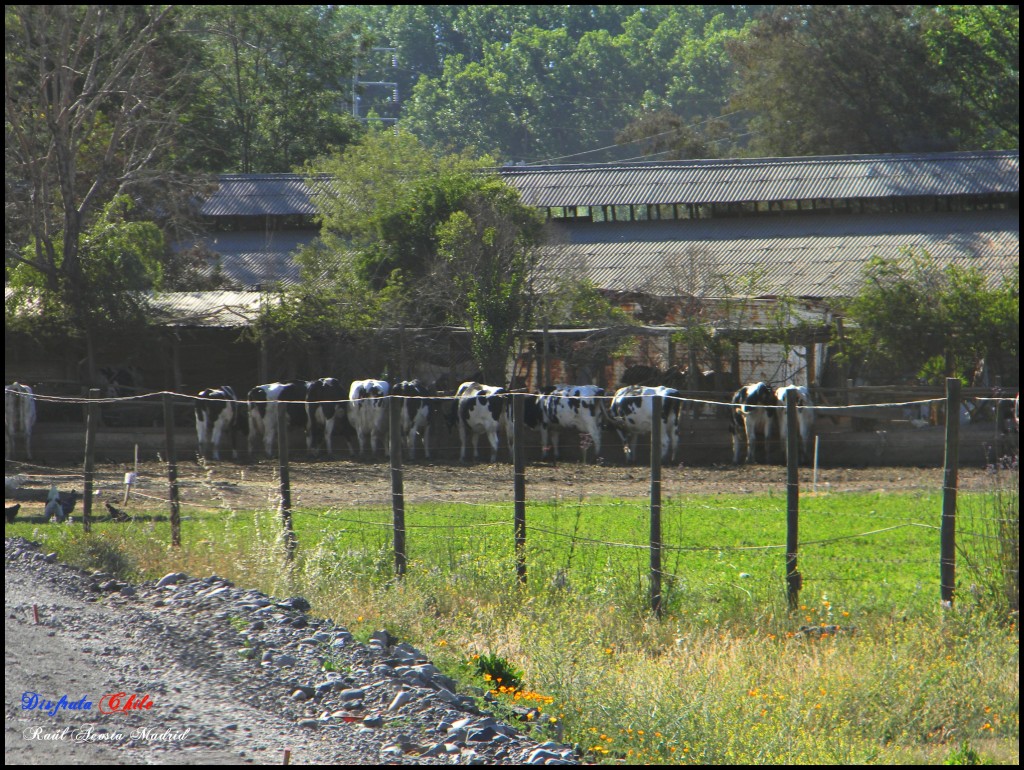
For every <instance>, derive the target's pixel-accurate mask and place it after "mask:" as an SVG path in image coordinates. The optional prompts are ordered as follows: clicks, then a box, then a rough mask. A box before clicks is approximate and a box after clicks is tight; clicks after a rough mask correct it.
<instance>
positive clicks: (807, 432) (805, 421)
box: [775, 385, 814, 463]
mask: <svg viewBox="0 0 1024 770" xmlns="http://www.w3.org/2000/svg"><path fill="white" fill-rule="evenodd" d="M791 390H793V391H796V406H797V412H796V419H797V426H798V429H799V431H800V442H799V444H798V445H797V452H798V454H797V458H798V461H799V462H803V463H806V462H808V461H809V460H810V458H811V441H812V440H813V438H814V402H813V401H811V394H810V392H809V391H808V390H807V388H806V387H804V386H803V385H783V386H782V387H781V388H776V389H775V398H776V399H777V400H778V402H779V406H781V407H785V406H786V399H787V397H788V396H787V394H788V393H789V391H791ZM777 411H778V413H779V437H780V438H781V439H782V447H783V451H784V452H786V460H787V462H788V460H789V442H788V441H787V440H786V437H787V436H788V435H789V419H788V418H787V416H786V409H785V408H782V409H779V410H777Z"/></svg>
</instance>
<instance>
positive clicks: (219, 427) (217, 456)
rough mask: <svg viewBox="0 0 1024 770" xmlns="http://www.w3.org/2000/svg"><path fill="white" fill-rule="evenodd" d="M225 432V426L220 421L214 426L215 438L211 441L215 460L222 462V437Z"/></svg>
mask: <svg viewBox="0 0 1024 770" xmlns="http://www.w3.org/2000/svg"><path fill="white" fill-rule="evenodd" d="M223 431H224V426H223V425H222V424H221V422H220V420H218V421H217V422H215V423H214V424H213V436H212V437H211V439H210V444H211V447H210V448H211V449H212V450H213V459H214V460H218V461H219V460H220V437H221V434H222V433H223Z"/></svg>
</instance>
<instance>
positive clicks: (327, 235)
mask: <svg viewBox="0 0 1024 770" xmlns="http://www.w3.org/2000/svg"><path fill="white" fill-rule="evenodd" d="M491 163H493V161H492V160H491V159H489V158H471V157H469V156H465V155H460V156H439V155H436V154H434V153H432V152H430V151H428V150H427V149H426V148H425V147H424V146H423V145H422V144H421V143H419V142H418V141H417V140H416V139H415V138H413V137H412V136H411V135H408V134H404V133H399V134H398V135H397V136H396V135H395V134H393V133H392V132H390V131H371V132H370V133H368V134H367V136H366V137H364V139H363V140H362V141H361V142H359V143H358V144H354V145H352V146H351V147H349V148H348V149H347V150H346V151H345V153H343V154H342V155H340V156H338V157H335V158H333V159H328V160H325V161H323V162H321V163H318V164H316V165H315V167H314V168H312V169H311V170H312V171H315V172H317V173H314V174H311V177H310V183H311V185H312V186H313V189H314V191H315V193H314V196H315V198H314V199H315V201H316V202H317V207H318V209H319V211H320V217H321V222H322V239H323V242H324V245H325V246H324V248H320V249H317V250H315V251H311V252H309V253H308V254H307V255H305V256H304V257H303V259H304V260H305V263H306V265H307V268H310V269H307V270H306V271H305V275H306V276H307V277H308V278H309V279H313V280H315V281H317V282H320V284H321V285H322V283H323V282H324V281H328V282H330V283H331V285H332V287H333V288H331V289H327V290H323V289H318V290H317V291H318V292H319V293H320V294H325V292H330V291H334V289H335V288H337V287H343V293H344V294H345V295H347V296H348V297H350V298H354V297H357V296H360V295H361V294H362V295H363V296H364V297H371V296H372V297H374V300H373V301H372V302H371V301H366V300H363V301H361V303H362V305H363V306H364V307H366V308H370V307H373V308H374V312H375V313H377V315H376V316H375V321H374V322H375V323H389V324H391V325H393V326H398V325H400V324H402V323H406V324H412V325H417V326H419V325H425V324H437V323H448V324H451V323H455V324H458V325H463V326H466V327H467V328H469V330H470V332H471V336H472V346H473V350H474V354H475V355H476V357H477V364H478V365H479V366H480V367H481V368H482V369H483V370H484V372H485V373H487V374H488V375H489V376H492V377H495V378H498V379H500V380H503V379H504V374H505V369H504V366H505V363H506V362H507V360H508V357H509V355H510V354H511V352H512V345H513V342H514V340H515V339H516V338H517V337H518V335H520V334H521V332H522V331H523V330H524V329H525V328H526V326H527V324H528V323H529V321H530V319H531V311H532V307H533V302H534V297H533V293H532V287H531V280H532V277H533V267H534V265H535V261H536V256H537V246H538V243H539V239H540V234H541V226H540V220H539V217H538V215H537V214H536V212H535V211H534V210H533V209H532V208H530V207H528V206H526V205H524V204H523V203H521V202H520V200H519V197H518V193H516V192H515V191H514V190H513V189H511V188H510V187H508V185H506V184H504V183H503V182H502V181H501V180H500V179H497V178H495V177H494V176H493V175H489V174H487V173H485V172H484V168H485V167H486V166H487V165H489V164H491ZM314 274H315V276H314ZM303 290H304V289H302V288H301V287H300V288H299V289H297V291H303ZM335 304H336V306H337V308H338V310H337V313H339V314H340V313H343V312H345V313H348V315H347V316H346V317H351V313H350V312H349V311H348V310H345V308H351V307H352V305H353V303H352V302H349V301H344V302H339V303H335ZM337 317H338V318H339V319H340V318H341V316H340V315H338V316H337Z"/></svg>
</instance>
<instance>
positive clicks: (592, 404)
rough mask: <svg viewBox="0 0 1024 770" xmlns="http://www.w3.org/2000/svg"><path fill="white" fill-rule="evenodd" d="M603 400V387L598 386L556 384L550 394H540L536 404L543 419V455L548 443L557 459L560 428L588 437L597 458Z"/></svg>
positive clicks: (602, 424) (599, 446) (601, 426)
mask: <svg viewBox="0 0 1024 770" xmlns="http://www.w3.org/2000/svg"><path fill="white" fill-rule="evenodd" d="M603 400H604V388H600V387H598V386H597V385H558V386H557V387H555V388H554V389H553V390H552V391H551V392H550V393H542V394H541V395H539V396H538V397H537V405H538V407H539V410H540V413H541V417H542V419H543V429H542V434H541V435H542V439H543V450H542V456H546V454H547V449H548V445H549V443H550V446H551V451H552V453H553V454H554V457H555V459H556V460H557V459H559V447H558V443H559V434H560V433H561V432H562V431H563V430H576V431H579V432H580V433H581V434H584V433H585V434H586V435H588V436H589V437H590V443H591V445H593V447H594V457H595V458H596V457H599V456H600V455H601V430H602V428H603V426H604V414H605V409H604V403H603ZM545 433H546V434H547V435H546V436H545V435H544V434H545Z"/></svg>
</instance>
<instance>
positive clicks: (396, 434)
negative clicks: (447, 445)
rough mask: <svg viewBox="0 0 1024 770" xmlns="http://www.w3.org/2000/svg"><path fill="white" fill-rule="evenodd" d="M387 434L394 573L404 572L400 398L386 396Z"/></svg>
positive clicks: (403, 495) (403, 501) (399, 574)
mask: <svg viewBox="0 0 1024 770" xmlns="http://www.w3.org/2000/svg"><path fill="white" fill-rule="evenodd" d="M388 436H389V442H390V444H391V520H392V524H393V529H394V540H395V574H396V575H397V576H398V577H402V576H403V575H404V574H405V567H406V555H405V489H404V480H403V478H402V399H400V398H398V397H397V396H394V395H390V396H388Z"/></svg>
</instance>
